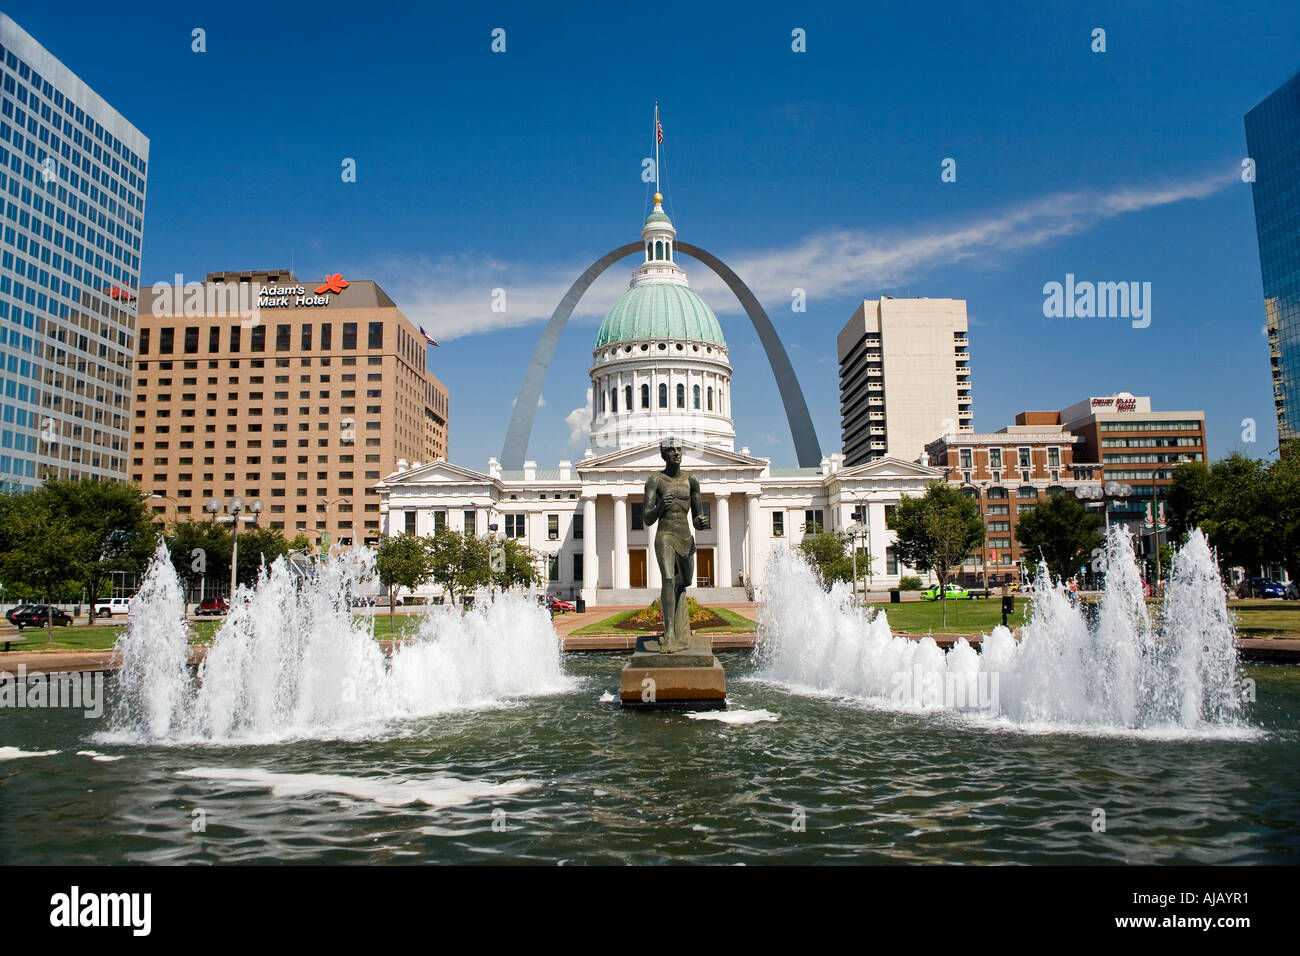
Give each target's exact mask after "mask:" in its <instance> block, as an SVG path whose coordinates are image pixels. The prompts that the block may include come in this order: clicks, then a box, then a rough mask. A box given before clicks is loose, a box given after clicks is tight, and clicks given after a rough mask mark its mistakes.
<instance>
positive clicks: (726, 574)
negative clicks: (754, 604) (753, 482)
mask: <svg viewBox="0 0 1300 956" xmlns="http://www.w3.org/2000/svg"><path fill="white" fill-rule="evenodd" d="M714 497H715V500H716V502H717V507H716V508H715V509H714V510H715V512H716V514H714V516H713V517H714V520H715V525H714V526H715V527H716V528H717V531H718V535H717V537H718V553H717V559H716V575H715V580H714V582H713V586H714V587H719V588H729V587H731V585H732V584H733V583H734V579H733V578H732V576H731V507H730V505H729V503H728V496H727V495H725V494H718V495H715V496H714Z"/></svg>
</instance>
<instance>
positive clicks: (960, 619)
mask: <svg viewBox="0 0 1300 956" xmlns="http://www.w3.org/2000/svg"><path fill="white" fill-rule="evenodd" d="M947 604H948V623H947V624H945V623H944V622H943V608H942V607H940V602H938V601H905V602H903V603H901V604H890V603H889V602H888V601H884V602H881V603H873V604H872V605H871V606H872V607H877V608H880V609H882V610H883V611H884V612H885V614H887V615H888V616H889V628H890V630H892V631H906V632H908V633H909V634H931V633H934V634H985V633H988V632H989V631H991V630H993V628H995V627H997V626H998V625H999V624H1001V623H1002V599H1001V598H1000V597H998V596H994V597H991V598H987V599H972V600H969V601H948V602H947ZM1028 609H1029V601H1028V599H1025V598H1017V599H1016V610H1015V613H1014V614H1009V615H1007V626H1008V627H1011V628H1013V629H1014V628H1017V627H1020V626H1021V625H1022V624H1024V623H1025V612H1026V611H1027V610H1028Z"/></svg>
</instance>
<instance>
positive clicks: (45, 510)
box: [0, 491, 82, 641]
mask: <svg viewBox="0 0 1300 956" xmlns="http://www.w3.org/2000/svg"><path fill="white" fill-rule="evenodd" d="M5 497H6V499H7V500H6V502H5V506H4V508H3V510H2V512H0V513H2V514H3V517H4V519H5V525H6V528H5V531H6V536H7V539H8V540H6V541H5V542H4V543H5V545H6V547H5V549H4V550H3V551H0V574H3V575H4V580H5V583H6V584H7V585H11V586H12V584H13V583H15V582H19V581H21V582H22V583H23V584H25V585H27V586H28V587H29V588H31V589H32V590H33V591H34V592H35V593H37V594H39V595H41V600H42V602H43V603H45V604H51V603H53V600H54V598H55V596H56V595H58V594H60V593H61V592H63V591H64V589H66V588H67V587H68V586H69V585H70V584H73V583H77V582H78V577H77V574H76V572H75V569H74V567H73V565H72V564H71V562H69V560H68V555H69V554H71V553H74V552H75V551H76V550H77V549H78V548H79V547H81V546H82V542H81V541H80V540H78V537H77V535H76V534H75V532H74V531H73V529H72V528H71V526H70V525H69V524H68V522H66V521H63V520H60V519H59V517H58V516H56V515H55V514H54V513H53V512H52V510H51V509H50V500H49V497H48V496H45V495H41V494H40V493H39V492H38V491H34V492H30V493H27V494H19V493H15V494H11V495H6V496H5ZM46 638H47V640H49V641H53V640H54V615H52V614H51V615H50V618H49V620H48V621H47V622H46Z"/></svg>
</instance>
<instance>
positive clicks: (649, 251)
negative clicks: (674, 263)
mask: <svg viewBox="0 0 1300 956" xmlns="http://www.w3.org/2000/svg"><path fill="white" fill-rule="evenodd" d="M653 258H654V246H652V245H651V244H650V243H648V242H647V243H646V244H645V261H646V262H649V261H650V260H651V259H653Z"/></svg>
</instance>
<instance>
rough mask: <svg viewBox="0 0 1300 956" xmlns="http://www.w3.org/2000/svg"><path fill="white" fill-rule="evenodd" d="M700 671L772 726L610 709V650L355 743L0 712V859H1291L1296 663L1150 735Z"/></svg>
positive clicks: (1299, 835) (614, 678) (744, 668)
mask: <svg viewBox="0 0 1300 956" xmlns="http://www.w3.org/2000/svg"><path fill="white" fill-rule="evenodd" d="M724 662H725V663H726V665H727V668H728V673H729V675H730V692H731V698H730V703H731V708H732V710H733V711H734V710H737V709H746V710H755V709H760V708H761V709H766V710H769V711H772V712H774V713H776V714H779V715H780V716H779V719H778V720H777V721H776V722H772V723H754V724H748V725H740V726H727V725H723V724H719V723H715V722H711V721H696V720H691V719H689V718H687V717H685V716H683V715H672V714H643V713H624V712H622V711H620V710H619V709H618V707H617V705H616V704H614V703H603V702H601V701H600V697H601V695H602V693H603V692H606V691H616V690H617V685H618V669H619V668H620V667H621V666H622V664H623V663H624V659H623V658H621V657H596V656H591V657H581V656H570V657H568V658H567V659H566V661H565V666H566V668H567V670H568V672H569V673H570V674H572V675H574V676H575V677H577V678H579V681H578V687H577V689H575V690H573V691H571V692H568V693H565V694H560V695H556V696H552V697H546V698H540V699H534V700H528V701H522V702H519V703H516V704H513V705H511V706H505V707H500V708H496V709H491V710H479V711H472V712H464V713H459V714H454V715H444V716H439V717H436V718H426V719H420V720H410V721H405V722H402V723H399V724H393V725H391V726H390V728H389V732H387V733H386V735H384V736H382V737H380V738H374V739H367V740H358V741H316V740H313V741H301V742H295V743H287V744H277V745H274V746H261V747H219V746H213V747H184V748H181V747H175V748H172V747H157V746H147V747H146V746H123V745H108V744H102V743H95V742H93V741H92V740H91V736H92V735H93V734H94V733H95V732H96V731H98V730H100V729H101V728H100V727H99V726H98V724H99V722H98V721H90V720H86V719H84V718H83V717H82V716H81V715H80V712H73V711H68V710H37V711H33V710H12V709H5V710H0V747H16V748H19V749H20V750H22V751H28V752H30V751H42V750H58V751H59V753H57V754H54V755H51V756H43V757H29V758H21V759H9V760H0V863H4V864H23V863H29V864H30V863H36V864H43V863H59V864H90V863H277V862H280V863H376V862H393V863H403V862H409V863H440V862H444V863H476V862H484V863H506V862H523V863H545V864H554V863H561V862H563V863H566V864H590V863H670V862H676V863H681V862H693V863H721V864H732V863H747V864H761V863H825V862H834V863H899V862H951V863H1118V864H1145V863H1295V862H1297V861H1298V860H1300V799H1298V798H1300V786H1298V782H1300V781H1298V768H1300V671H1297V670H1296V669H1287V668H1280V667H1256V668H1250V669H1249V671H1248V675H1249V676H1250V677H1252V678H1253V679H1254V680H1255V681H1256V693H1257V696H1258V701H1257V703H1255V704H1252V705H1250V708H1249V710H1248V716H1249V719H1250V722H1251V723H1252V724H1254V725H1255V726H1257V727H1259V728H1260V729H1261V731H1262V732H1261V733H1258V734H1256V735H1254V736H1248V737H1245V738H1244V739H1243V738H1236V739H1229V738H1203V737H1202V738H1197V737H1175V738H1172V739H1163V738H1160V737H1156V736H1151V735H1147V736H1124V735H1119V736H1085V735H1078V734H1063V733H1051V734H1029V733H1023V732H1017V731H1010V730H995V729H989V728H988V727H980V726H972V725H971V724H970V723H967V722H963V721H962V720H961V719H960V718H956V717H952V716H945V715H933V714H932V715H921V714H899V713H890V712H882V711H879V710H873V709H870V708H868V707H867V706H865V705H863V704H861V703H854V702H848V701H837V700H833V699H827V698H817V697H808V696H801V695H798V694H793V693H790V692H787V691H785V690H783V689H780V688H777V687H773V686H769V685H765V684H761V683H758V682H754V681H752V680H747V679H746V674H747V673H749V672H751V671H752V670H753V668H754V664H753V662H752V661H751V660H750V659H749V658H747V657H745V656H742V655H731V656H728V657H726V658H724ZM111 691H112V687H111V682H110V693H111ZM79 750H93V751H96V752H98V753H101V754H105V755H111V756H120V757H121V759H119V760H114V761H111V762H101V761H96V760H94V759H92V758H91V757H87V756H78V755H77V751H79ZM195 770H197V771H199V775H197V776H194V775H182V774H187V773H189V772H191V771H195ZM499 785H506V786H504V787H500V789H495V790H494V789H493V788H494V787H498V786H499ZM413 799H414V802H408V803H406V805H400V804H401V803H402V802H403V801H412V800H413ZM421 800H423V801H424V802H421ZM1097 811H1102V812H1104V819H1105V830H1104V832H1097V831H1096V830H1095V829H1094V827H1095V825H1096V823H1097V821H1099V820H1100V819H1101V818H1100V816H1099V815H1098V813H1097Z"/></svg>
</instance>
